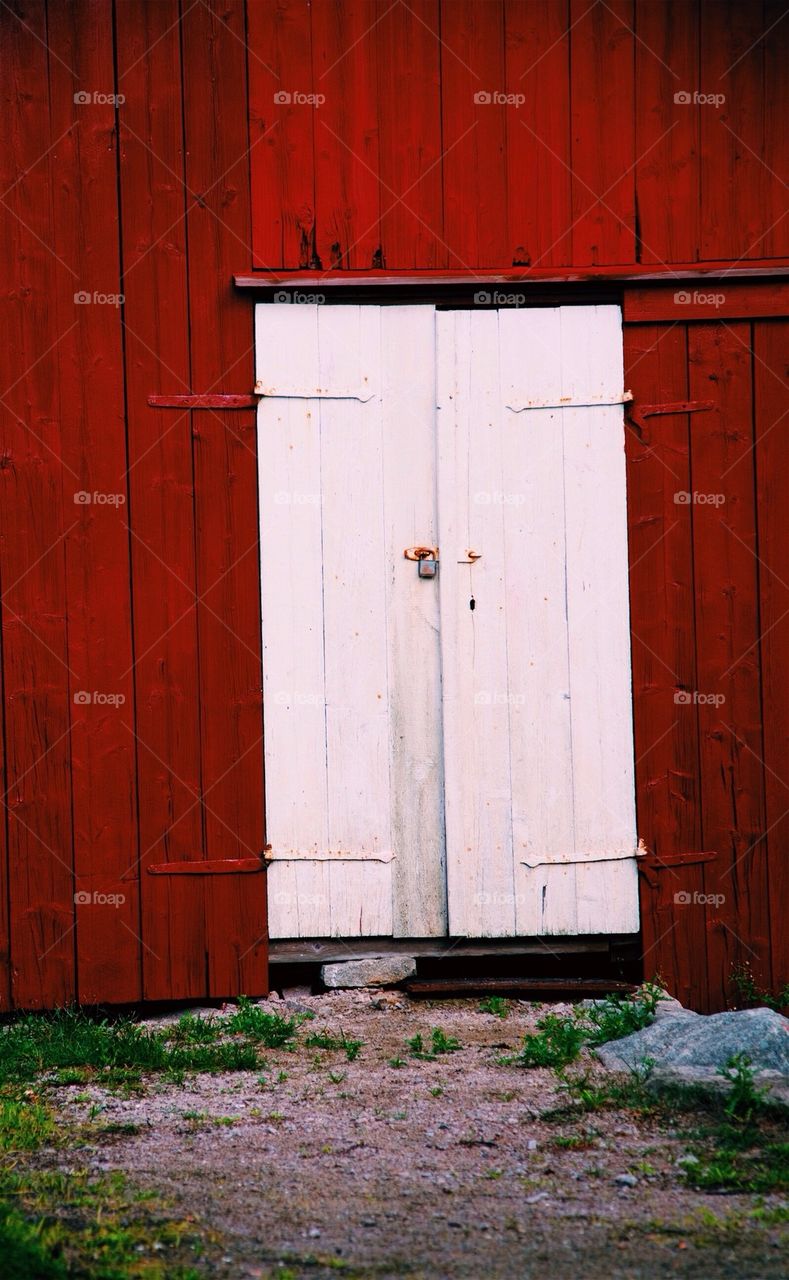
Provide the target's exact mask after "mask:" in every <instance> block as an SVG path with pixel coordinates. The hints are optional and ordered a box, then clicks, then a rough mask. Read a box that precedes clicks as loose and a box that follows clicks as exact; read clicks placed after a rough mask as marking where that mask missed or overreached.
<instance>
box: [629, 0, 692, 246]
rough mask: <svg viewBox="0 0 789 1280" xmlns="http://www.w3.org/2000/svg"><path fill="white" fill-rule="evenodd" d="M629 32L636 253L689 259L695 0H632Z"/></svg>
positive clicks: (690, 244)
mask: <svg viewBox="0 0 789 1280" xmlns="http://www.w3.org/2000/svg"><path fill="white" fill-rule="evenodd" d="M635 34H636V41H635V49H634V53H635V60H636V65H635V95H636V96H635V120H636V138H635V149H636V169H635V179H636V199H637V213H638V243H637V244H636V255H637V257H638V260H639V261H640V262H654V263H665V262H682V261H690V262H692V261H693V259H694V258H697V257H698V245H699V204H700V191H699V112H700V110H701V108H700V107H699V105H698V104H697V103H696V102H694V100H693V94H694V93H696V92H697V91H698V89H699V79H698V61H699V6H698V3H697V0H672V3H669V4H667V3H666V2H665V0H638V2H637V4H636V6H635ZM686 99H687V101H686Z"/></svg>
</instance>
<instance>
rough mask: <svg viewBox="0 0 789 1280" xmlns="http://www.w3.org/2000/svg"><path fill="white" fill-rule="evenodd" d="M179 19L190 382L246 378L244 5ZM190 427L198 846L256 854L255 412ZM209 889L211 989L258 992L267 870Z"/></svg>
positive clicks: (226, 384)
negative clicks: (238, 273)
mask: <svg viewBox="0 0 789 1280" xmlns="http://www.w3.org/2000/svg"><path fill="white" fill-rule="evenodd" d="M182 25H183V56H184V129H185V143H186V158H187V159H186V173H185V177H186V186H187V191H188V192H189V193H190V194H189V195H188V197H187V201H188V203H187V219H186V226H187V236H188V246H189V266H190V270H189V339H190V349H191V369H192V385H193V386H194V387H195V388H196V389H198V390H203V389H206V390H213V391H236V390H238V389H239V388H240V389H241V390H248V389H249V390H251V388H252V385H253V378H254V372H253V371H254V357H253V332H252V317H251V315H250V309H249V304H248V303H247V301H246V299H244V298H242V297H239V296H238V295H237V294H236V293H235V292H234V290H233V286H232V274H233V270H234V268H235V265H236V264H237V263H238V261H239V256H240V255H242V256H243V258H244V259H245V260H248V258H249V256H250V253H251V244H250V232H251V228H250V203H249V159H248V156H247V148H248V141H247V81H246V59H245V50H244V38H245V28H244V8H243V5H241V4H236V5H233V6H231V7H230V8H228V7H227V6H226V5H224V4H222V3H219V2H218V0H206V2H204V3H202V4H199V5H197V6H195V7H194V8H192V9H190V10H189V11H188V13H186V14H185V15H184V18H183V23H182ZM191 193H194V196H193V195H192V194H191ZM192 436H193V466H194V485H195V530H196V541H195V554H196V585H197V593H198V603H197V620H198V643H199V654H200V665H199V676H200V685H199V687H200V742H201V761H202V765H201V777H202V808H203V825H204V832H205V845H206V854H207V856H208V857H209V858H217V857H219V858H238V857H254V856H256V855H259V854H260V853H261V852H262V849H263V844H264V834H263V739H262V711H261V672H260V621H259V620H260V595H259V585H258V541H259V530H258V507H257V457H256V450H255V415H254V413H253V412H251V411H250V412H244V413H237V412H230V413H224V414H223V413H214V412H210V413H207V412H203V413H199V414H197V415H195V420H194V421H193V424H192ZM205 892H206V902H205V913H206V940H205V945H206V953H207V957H208V993H209V994H210V995H213V996H228V995H239V994H244V993H245V994H247V995H253V994H261V993H263V992H265V990H266V981H267V974H266V965H267V958H266V943H265V934H266V902H265V877H264V876H262V875H261V876H255V877H254V878H249V877H247V876H242V875H237V876H231V875H224V876H221V877H220V878H219V880H218V882H216V883H215V884H212V883H211V882H210V881H208V882H206V888H205Z"/></svg>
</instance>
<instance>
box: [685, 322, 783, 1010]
mask: <svg viewBox="0 0 789 1280" xmlns="http://www.w3.org/2000/svg"><path fill="white" fill-rule="evenodd" d="M750 347H751V333H750V326H749V325H748V324H746V323H737V324H734V323H732V324H720V325H693V326H691V328H690V331H689V344H688V355H689V366H690V394H691V396H692V397H693V398H694V399H696V398H698V399H711V400H714V401H715V404H716V410H715V412H713V413H708V414H699V416H698V420H697V423H695V424H694V428H695V429H694V431H693V435H692V450H691V466H692V472H691V474H692V477H693V492H694V494H700V495H704V497H703V498H702V500H701V501H699V500H698V498H697V499H696V500H695V502H694V509H693V555H694V572H695V580H696V583H697V584H698V586H697V590H698V595H697V605H696V649H697V652H696V664H697V679H698V691H697V696H698V700H699V728H700V751H701V769H702V778H703V783H702V831H703V838H704V843H705V847H707V848H712V849H715V850H717V851H718V853H719V857H718V859H717V862H716V863H714V864H707V865H706V866H705V875H704V888H705V892H706V893H707V894H708V895H711V894H712V895H716V896H717V897H719V898H720V899H721V900H720V901H715V902H710V903H708V905H707V907H706V913H707V930H708V944H707V945H708V963H709V971H708V993H709V1000H710V1003H711V1005H712V1007H714V1008H720V1007H722V1006H723V1005H724V1003H725V1000H726V998H727V993H728V991H729V988H730V982H731V970H732V966H733V965H735V964H742V963H744V962H746V961H748V962H750V963H751V965H752V967H753V971H754V975H755V976H756V979H757V981H759V982H765V981H769V898H768V882H767V852H766V845H765V839H764V830H765V822H764V812H765V810H764V770H763V763H762V757H763V746H762V731H761V688H760V672H759V621H758V612H757V581H758V579H757V558H756V553H757V546H756V519H755V513H754V487H755V477H754V466H755V464H754V457H753V440H754V434H753V420H752V412H753V409H752V380H751V363H752V361H751V350H750ZM709 495H718V496H719V498H722V499H723V501H722V502H718V504H717V505H713V504H711V503H710V502H709V500H708V499H709ZM705 498H706V500H705Z"/></svg>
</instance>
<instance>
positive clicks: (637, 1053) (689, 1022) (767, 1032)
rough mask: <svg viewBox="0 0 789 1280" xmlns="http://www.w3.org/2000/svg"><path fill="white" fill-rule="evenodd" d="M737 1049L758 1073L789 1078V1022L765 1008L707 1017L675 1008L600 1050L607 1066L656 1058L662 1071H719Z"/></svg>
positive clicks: (616, 1067)
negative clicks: (768, 1072) (647, 1025)
mask: <svg viewBox="0 0 789 1280" xmlns="http://www.w3.org/2000/svg"><path fill="white" fill-rule="evenodd" d="M736 1053H747V1055H748V1057H749V1058H750V1059H751V1062H752V1064H753V1068H754V1070H755V1071H757V1072H759V1071H772V1072H777V1073H779V1074H780V1075H786V1076H789V1020H787V1019H786V1018H784V1017H782V1016H781V1014H780V1013H775V1012H774V1011H773V1010H772V1009H765V1008H761V1009H741V1010H738V1011H737V1012H734V1013H714V1014H710V1015H706V1016H705V1015H703V1014H700V1013H691V1012H689V1010H687V1009H682V1008H672V1009H670V1010H665V1011H663V1012H662V1013H661V1016H660V1017H659V1018H657V1019H656V1020H655V1022H653V1023H652V1025H651V1026H649V1027H644V1028H643V1029H642V1030H641V1031H634V1032H633V1033H632V1034H631V1035H629V1036H624V1037H623V1038H622V1039H621V1040H612V1041H610V1042H609V1043H608V1044H604V1045H600V1047H599V1048H598V1049H597V1056H598V1057H599V1058H600V1061H601V1062H602V1063H603V1064H604V1065H605V1066H606V1067H609V1068H610V1069H612V1070H620V1071H621V1070H630V1069H632V1068H634V1067H639V1066H640V1065H641V1064H642V1063H643V1062H644V1059H645V1058H650V1059H652V1061H653V1062H654V1065H655V1068H656V1069H661V1068H670V1069H674V1068H686V1069H688V1070H693V1069H698V1070H699V1071H700V1072H709V1071H713V1072H714V1071H715V1070H717V1068H719V1067H724V1066H725V1065H726V1063H727V1062H728V1061H729V1059H730V1058H732V1057H733V1056H734V1054H736Z"/></svg>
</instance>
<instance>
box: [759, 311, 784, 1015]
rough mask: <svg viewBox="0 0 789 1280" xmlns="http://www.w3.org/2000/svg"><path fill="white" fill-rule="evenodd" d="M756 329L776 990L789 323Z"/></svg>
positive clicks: (780, 943) (779, 975)
mask: <svg viewBox="0 0 789 1280" xmlns="http://www.w3.org/2000/svg"><path fill="white" fill-rule="evenodd" d="M753 328H754V341H753V349H754V355H755V361H754V366H753V373H754V423H755V429H756V498H757V514H758V545H759V620H760V630H761V640H760V650H761V665H762V707H763V715H764V782H765V804H766V812H765V822H766V834H767V852H768V890H769V898H768V900H769V907H770V943H771V952H772V982H773V989H776V990H777V989H779V988H780V987H781V986H782V985H783V983H784V982H785V981H786V974H787V973H789V934H788V933H787V929H786V923H785V911H784V904H785V903H786V902H787V900H789V859H787V856H786V850H787V836H788V835H789V813H787V810H789V707H787V699H788V698H789V685H788V684H787V680H786V670H787V648H788V647H789V586H788V585H787V584H788V583H789V505H788V504H787V503H786V502H785V500H784V495H783V486H784V479H783V478H784V477H785V476H786V474H787V467H788V466H789V456H788V455H789V440H788V439H787V432H786V423H787V414H789V341H788V339H789V333H787V324H786V321H783V322H764V323H757V324H755V325H754V326H753Z"/></svg>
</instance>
